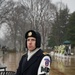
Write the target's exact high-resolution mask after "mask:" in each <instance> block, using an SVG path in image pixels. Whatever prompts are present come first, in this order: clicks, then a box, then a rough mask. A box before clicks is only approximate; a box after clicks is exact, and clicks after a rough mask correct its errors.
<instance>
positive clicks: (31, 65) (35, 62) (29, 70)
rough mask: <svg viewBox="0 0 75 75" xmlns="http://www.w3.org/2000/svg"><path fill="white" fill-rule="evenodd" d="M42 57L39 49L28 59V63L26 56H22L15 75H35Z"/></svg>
mask: <svg viewBox="0 0 75 75" xmlns="http://www.w3.org/2000/svg"><path fill="white" fill-rule="evenodd" d="M43 57H44V54H43V51H42V50H41V49H40V50H38V51H37V52H36V53H35V54H34V55H33V56H32V57H31V58H30V59H29V61H27V54H25V55H23V56H22V59H21V61H20V63H19V67H18V69H17V72H16V75H37V71H38V67H39V65H40V62H41V60H42V58H43Z"/></svg>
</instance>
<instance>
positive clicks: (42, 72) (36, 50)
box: [16, 30, 51, 75]
mask: <svg viewBox="0 0 75 75" xmlns="http://www.w3.org/2000/svg"><path fill="white" fill-rule="evenodd" d="M25 39H26V48H27V53H26V54H25V55H23V56H22V58H21V60H20V63H19V67H18V69H17V72H16V75H49V71H50V62H51V60H50V57H49V56H48V55H46V54H44V53H43V50H41V48H40V47H41V36H40V33H39V32H35V31H34V30H29V31H27V32H26V34H25Z"/></svg>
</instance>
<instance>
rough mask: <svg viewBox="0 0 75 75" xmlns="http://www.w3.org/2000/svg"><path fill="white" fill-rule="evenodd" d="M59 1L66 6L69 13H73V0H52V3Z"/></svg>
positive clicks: (74, 9)
mask: <svg viewBox="0 0 75 75" xmlns="http://www.w3.org/2000/svg"><path fill="white" fill-rule="evenodd" d="M59 1H62V2H63V3H64V4H67V6H68V8H69V10H70V12H71V13H72V12H74V11H75V0H52V2H53V3H56V2H59Z"/></svg>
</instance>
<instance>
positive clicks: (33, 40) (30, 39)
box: [27, 37, 36, 51]
mask: <svg viewBox="0 0 75 75" xmlns="http://www.w3.org/2000/svg"><path fill="white" fill-rule="evenodd" d="M35 45H36V38H34V37H28V38H27V48H28V50H29V51H33V50H34V49H35V48H36V46H35Z"/></svg>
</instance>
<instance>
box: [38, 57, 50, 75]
mask: <svg viewBox="0 0 75 75" xmlns="http://www.w3.org/2000/svg"><path fill="white" fill-rule="evenodd" d="M50 62H51V61H50V57H49V56H44V57H43V59H42V60H41V63H40V65H39V68H38V74H37V75H49V71H50V64H51V63H50Z"/></svg>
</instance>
